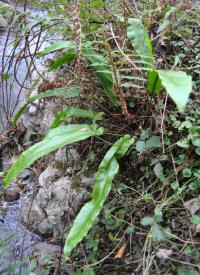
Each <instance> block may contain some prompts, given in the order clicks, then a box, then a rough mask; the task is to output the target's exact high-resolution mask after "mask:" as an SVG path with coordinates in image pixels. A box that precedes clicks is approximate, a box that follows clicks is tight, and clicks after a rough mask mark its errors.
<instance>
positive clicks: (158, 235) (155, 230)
mask: <svg viewBox="0 0 200 275" xmlns="http://www.w3.org/2000/svg"><path fill="white" fill-rule="evenodd" d="M151 232H152V237H153V239H154V240H156V241H165V240H166V235H165V232H164V229H163V228H162V227H161V226H160V225H159V224H157V223H154V224H153V225H152V227H151Z"/></svg>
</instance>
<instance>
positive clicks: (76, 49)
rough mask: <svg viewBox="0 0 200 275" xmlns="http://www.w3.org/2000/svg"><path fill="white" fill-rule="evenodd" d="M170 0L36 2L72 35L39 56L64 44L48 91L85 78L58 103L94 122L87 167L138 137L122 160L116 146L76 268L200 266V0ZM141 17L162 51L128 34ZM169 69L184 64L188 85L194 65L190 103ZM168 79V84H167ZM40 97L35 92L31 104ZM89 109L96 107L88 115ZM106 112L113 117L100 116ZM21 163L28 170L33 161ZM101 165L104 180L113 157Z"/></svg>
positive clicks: (74, 258)
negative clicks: (105, 192) (107, 186)
mask: <svg viewBox="0 0 200 275" xmlns="http://www.w3.org/2000/svg"><path fill="white" fill-rule="evenodd" d="M165 2H166V3H165V4H164V2H163V1H162V2H161V1H134V3H132V1H130V3H129V1H117V2H115V1H100V0H99V1H92V2H86V1H78V2H77V3H75V4H76V5H75V6H74V5H69V6H66V5H65V3H63V2H62V1H61V0H59V1H58V4H57V6H56V12H57V15H56V16H55V14H54V13H53V12H51V11H54V8H55V7H54V5H53V4H50V3H46V4H38V3H36V6H43V7H44V6H45V7H46V8H49V10H50V12H49V14H48V16H49V18H51V20H55V21H56V20H57V22H59V20H61V21H60V23H59V24H58V26H57V25H56V26H54V25H53V26H52V27H50V28H49V33H51V34H53V33H54V32H55V30H56V32H57V34H58V36H59V37H62V43H63V44H62V43H61V42H60V43H57V42H56V43H53V42H52V45H50V46H49V47H47V48H46V49H45V50H43V51H40V52H38V53H36V54H35V56H34V58H36V57H37V58H40V57H41V56H42V55H47V54H50V53H52V52H56V54H55V56H54V57H53V58H52V59H51V58H50V60H49V63H48V69H49V71H52V70H53V71H54V70H55V71H56V73H57V75H58V78H59V80H58V79H57V80H55V81H54V82H52V83H50V82H46V81H45V80H44V81H43V84H42V86H40V93H39V95H41V97H47V96H46V95H45V96H44V94H43V95H42V93H45V92H46V91H48V92H47V93H49V90H52V89H55V88H56V89H62V88H63V87H64V88H66V89H67V90H66V91H64V93H66V95H67V92H68V90H69V88H71V87H73V88H74V87H75V88H76V86H79V87H80V93H79V94H78V97H77V100H76V101H75V104H73V101H70V100H69V99H66V98H64V99H63V97H60V96H61V95H60V94H59V97H58V99H55V104H59V105H60V107H61V112H60V113H59V115H58V119H59V118H60V121H59V123H62V124H64V125H65V124H66V121H67V118H69V117H72V122H73V123H74V124H76V123H77V122H78V123H79V124H80V125H82V123H85V122H86V123H87V124H89V123H90V125H92V127H93V126H94V127H93V128H92V132H87V131H90V130H91V129H89V130H88V129H87V127H86V126H84V127H85V128H84V131H86V133H85V136H86V137H91V136H92V138H90V139H89V141H88V140H84V141H81V142H80V143H79V145H78V146H79V151H80V153H81V156H82V160H81V163H80V165H81V166H82V168H83V169H84V171H86V172H87V171H90V170H92V171H97V169H98V166H99V164H100V160H102V159H103V161H104V160H105V159H104V156H105V154H106V152H107V151H108V150H109V149H110V148H113V147H112V146H113V144H114V143H115V142H116V141H117V140H118V141H119V139H120V138H122V139H123V137H124V135H127V134H128V135H130V136H132V137H134V139H135V143H134V144H129V148H127V150H128V154H126V156H124V157H123V159H122V160H120V159H118V157H119V156H118V157H117V156H115V155H113V156H112V158H111V159H110V160H113V158H115V157H116V161H118V162H119V167H120V173H119V174H118V176H117V177H116V178H115V179H114V180H113V184H112V190H111V192H110V194H109V196H108V198H107V200H106V202H105V204H104V207H102V206H101V208H102V211H101V212H100V215H99V216H98V217H96V216H95V217H94V219H95V221H94V223H93V226H92V227H91V229H90V231H89V232H88V234H87V235H86V234H83V235H84V236H85V235H86V236H85V238H84V239H83V241H82V242H81V244H79V245H78V246H77V247H76V248H75V249H74V250H73V252H72V253H71V255H70V258H69V259H68V260H67V261H68V265H69V266H70V267H71V266H72V267H73V268H74V269H75V270H76V274H105V273H106V274H181V275H183V274H185V275H186V274H200V257H199V255H200V250H199V243H200V240H199V233H200V229H199V228H200V226H199V225H200V216H199V215H200V197H199V188H200V168H199V167H200V160H199V156H200V111H199V101H200V97H199V73H200V70H199V68H200V67H199V66H200V63H199V57H200V52H199V29H198V23H199V19H200V18H199V15H200V14H199V4H198V2H196V1H186V2H185V3H179V2H178V1H177V3H176V1H165ZM133 17H134V18H137V20H138V18H139V19H140V20H141V21H140V22H143V25H142V30H143V28H144V30H147V31H148V36H149V37H150V40H151V42H152V45H153V54H152V53H151V47H150V46H148V45H149V41H148V39H149V38H148V39H147V42H146V43H147V47H146V52H145V54H144V52H143V49H142V53H141V45H140V44H139V45H138V44H137V43H135V41H133V40H134V39H135V38H134V39H133V40H132V38H131V37H132V36H131V37H127V28H128V26H129V24H130V23H134V24H135V21H134V22H130V21H129V19H130V18H133ZM137 23H138V21H137ZM43 24H44V25H45V24H48V21H47V22H44V23H43ZM138 24H139V23H138ZM140 34H141V33H140ZM133 36H134V34H133ZM128 38H129V39H128ZM55 40H56V38H55ZM71 41H72V42H74V44H73V43H71ZM144 44H145V43H144ZM133 47H134V49H135V50H133ZM148 52H149V55H148V56H147V53H148ZM152 58H153V62H152V64H151V59H152ZM160 70H167V71H168V70H170V71H173V72H174V75H176V74H175V73H177V71H182V72H184V73H183V74H182V75H181V78H180V79H179V84H180V82H181V81H183V83H184V85H187V84H188V81H189V80H188V78H187V79H186V81H185V80H184V77H185V76H186V74H185V73H187V76H188V75H192V79H193V91H192V93H191V94H190V97H189V99H188V100H187V105H186V107H185V109H184V111H183V110H182V107H183V106H182V105H181V104H182V102H181V101H182V98H181V96H180V95H179V98H178V100H177V98H176V99H175V100H174V97H173V93H171V90H169V89H168V86H167V85H164V80H163V79H162V72H163V71H160ZM151 71H153V72H156V73H155V75H154V76H153V88H152V86H151V87H150V86H149V85H150V84H149V83H150V80H149V79H150V76H149V72H151ZM170 73H171V72H170ZM170 76H171V75H170ZM176 76H178V75H176ZM155 78H156V80H155ZM66 79H67V81H66ZM161 80H162V84H163V86H164V88H166V90H167V93H166V92H165V89H163V88H162V90H161V84H160V82H161ZM184 81H185V82H184ZM66 82H67V83H66ZM172 82H173V81H172ZM177 85H178V84H177ZM102 87H103V88H104V89H103V88H102ZM147 89H148V91H149V92H147ZM178 89H179V87H178V86H177V90H178ZM160 90H161V91H162V92H161V93H160ZM175 90H176V89H175ZM57 91H58V90H57ZM59 91H61V90H59ZM50 92H51V91H50ZM50 96H52V95H50ZM53 96H55V90H54V94H53ZM73 96H74V95H70V96H69V97H73ZM48 97H49V95H48ZM60 99H61V100H60ZM47 100H49V99H47ZM32 101H33V99H31V97H29V98H28V100H27V103H26V104H25V105H28V104H29V103H30V102H32ZM174 103H175V104H174ZM69 104H70V107H73V108H79V109H76V112H75V113H74V111H73V112H71V111H70V112H71V113H70V112H68V109H67V110H66V109H64V107H66V105H67V107H69ZM183 105H184V104H183ZM24 107H26V106H24ZM62 108H63V109H62ZM177 108H178V110H180V109H181V111H183V112H181V113H180V112H179V111H178V110H177ZM80 109H81V110H83V109H84V110H87V111H91V110H92V112H93V113H92V114H91V113H90V114H89V113H86V114H83V113H81V111H80ZM22 111H23V109H22V110H20V112H19V113H18V115H19V116H20V114H21V112H22ZM101 112H103V113H104V116H103V117H100V118H98V119H97V116H99V113H101ZM15 118H16V117H15ZM17 118H18V117H17ZM91 121H92V124H91ZM59 123H58V124H59ZM96 123H97V124H98V127H100V128H98V127H97V125H96ZM66 127H67V126H66ZM76 127H77V126H76ZM102 127H103V128H104V130H102ZM54 128H55V127H53V126H52V130H56V128H55V129H54ZM80 129H81V126H80ZM80 129H79V132H78V134H77V136H76V134H75V136H76V137H77V139H76V140H77V141H78V140H82V139H83V138H86V137H85V136H84V137H82V136H80V137H79V134H80V131H81V130H80ZM99 129H101V130H99ZM52 130H51V131H52ZM65 130H66V133H69V132H68V129H67V128H65ZM51 131H50V132H49V133H53V131H52V132H51ZM97 131H99V132H98V134H97V135H98V136H95V135H96V133H97ZM103 131H104V133H103ZM102 133H103V135H102ZM65 139H66V137H65ZM45 140H46V142H47V143H48V135H47V137H45V139H44V141H41V143H40V144H41V146H42V145H43V144H45ZM42 142H43V143H42ZM68 142H69V141H68V140H65V143H64V145H65V144H68ZM45 146H46V145H45ZM126 146H127V145H126ZM35 148H36V147H34V150H35ZM55 148H58V146H57V147H55ZM55 148H54V149H55ZM28 150H29V151H27V152H29V153H30V152H31V151H30V149H28ZM116 150H117V149H116ZM118 150H120V149H119V148H118ZM121 150H122V149H121ZM123 150H125V149H123ZM51 151H52V150H50V152H51ZM111 151H112V150H111ZM23 154H24V153H23ZM124 154H125V152H124ZM43 155H44V154H43ZM122 155H123V154H122ZM122 155H121V156H122ZM24 156H25V154H24ZM121 156H120V157H121ZM34 160H36V159H32V161H31V162H30V164H32V163H33V161H34ZM103 161H102V163H103ZM107 161H108V159H107ZM22 162H23V159H22V158H21V163H22ZM21 163H20V165H21V167H20V169H21V170H23V168H25V164H23V165H24V166H23V165H22V164H21ZM85 163H86V164H85ZM104 164H105V163H104ZM106 164H108V163H106ZM109 165H110V163H109ZM102 166H103V165H102ZM101 168H102V167H101V166H100V168H99V170H98V174H97V180H96V181H97V182H98V176H100V175H101V173H103V172H105V170H106V168H105V165H104V166H103V168H102V169H101ZM11 169H12V168H11ZM103 169H104V170H103ZM113 170H115V169H114V168H113ZM13 171H14V169H13ZM13 171H12V172H10V174H8V175H7V176H6V180H5V182H6V184H7V183H8V181H9V180H8V179H9V176H10V178H11V179H13V178H14V177H16V176H17V173H18V174H19V171H18V172H17V173H16V175H14V176H13V174H14V172H13ZM107 172H108V171H107ZM12 173H13V174H12ZM112 178H113V177H112ZM109 183H110V182H109ZM95 186H96V185H95ZM194 205H195V206H194ZM99 210H100V209H99ZM80 232H81V231H79V235H80ZM85 233H87V232H85ZM68 234H69V235H68ZM70 234H71V233H69V232H67V233H66V235H67V236H70ZM79 237H80V236H79ZM74 239H75V238H74ZM80 240H81V239H80ZM80 240H79V241H80ZM79 241H76V244H77V243H78V242H79ZM76 244H75V245H76ZM68 245H69V246H70V244H69V243H67V245H66V246H65V248H66V247H67V248H68ZM75 245H73V247H74V246H75ZM71 250H72V249H70V252H71ZM69 254H70V253H69ZM62 261H66V259H65V258H64V257H63V259H62Z"/></svg>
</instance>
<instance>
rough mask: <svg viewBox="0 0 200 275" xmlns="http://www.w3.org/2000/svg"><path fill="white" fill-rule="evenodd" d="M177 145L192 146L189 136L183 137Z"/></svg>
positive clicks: (182, 146)
mask: <svg viewBox="0 0 200 275" xmlns="http://www.w3.org/2000/svg"><path fill="white" fill-rule="evenodd" d="M177 145H178V146H179V147H181V148H189V147H190V142H189V140H188V139H187V138H185V139H182V140H180V141H178V142H177Z"/></svg>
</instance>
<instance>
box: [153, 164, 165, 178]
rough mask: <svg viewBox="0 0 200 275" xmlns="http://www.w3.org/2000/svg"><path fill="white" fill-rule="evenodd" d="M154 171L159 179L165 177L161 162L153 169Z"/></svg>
mask: <svg viewBox="0 0 200 275" xmlns="http://www.w3.org/2000/svg"><path fill="white" fill-rule="evenodd" d="M153 171H154V174H155V175H156V177H157V178H158V179H160V178H161V177H162V176H163V167H162V165H161V163H160V162H158V163H156V165H155V166H154V168H153Z"/></svg>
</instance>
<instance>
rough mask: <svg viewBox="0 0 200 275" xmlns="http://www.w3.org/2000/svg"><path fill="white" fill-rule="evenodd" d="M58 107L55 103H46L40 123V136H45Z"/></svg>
mask: <svg viewBox="0 0 200 275" xmlns="http://www.w3.org/2000/svg"><path fill="white" fill-rule="evenodd" d="M58 111H59V107H58V106H56V104H55V103H51V102H48V103H47V104H46V106H45V109H44V110H43V115H42V121H41V124H40V135H45V134H46V132H47V131H48V130H49V127H50V126H51V124H52V122H53V120H54V118H55V115H56V113H57V112H58Z"/></svg>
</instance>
